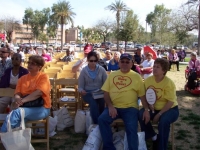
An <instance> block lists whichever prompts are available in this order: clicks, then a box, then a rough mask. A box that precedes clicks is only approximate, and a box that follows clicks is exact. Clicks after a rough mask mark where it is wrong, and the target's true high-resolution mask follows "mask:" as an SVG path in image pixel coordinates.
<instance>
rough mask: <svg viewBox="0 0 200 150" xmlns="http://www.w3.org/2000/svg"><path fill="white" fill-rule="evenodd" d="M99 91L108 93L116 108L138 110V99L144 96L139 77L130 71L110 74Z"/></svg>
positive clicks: (142, 85)
mask: <svg viewBox="0 0 200 150" xmlns="http://www.w3.org/2000/svg"><path fill="white" fill-rule="evenodd" d="M101 89H102V90H103V91H106V92H109V95H110V98H111V101H112V104H113V106H114V107H117V108H129V107H134V108H138V97H141V96H144V95H145V88H144V83H143V81H142V78H141V76H140V75H139V74H137V73H135V72H134V71H132V70H131V71H130V72H128V73H122V72H121V71H120V70H118V71H115V72H112V73H110V74H109V76H108V78H107V79H106V81H105V83H104V85H103V86H102V88H101Z"/></svg>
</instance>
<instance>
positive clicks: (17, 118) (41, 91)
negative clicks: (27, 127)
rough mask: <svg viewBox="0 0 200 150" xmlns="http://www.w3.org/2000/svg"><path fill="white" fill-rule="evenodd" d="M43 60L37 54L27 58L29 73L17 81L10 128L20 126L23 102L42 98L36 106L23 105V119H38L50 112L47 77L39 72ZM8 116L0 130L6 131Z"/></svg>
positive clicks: (49, 88) (43, 62)
mask: <svg viewBox="0 0 200 150" xmlns="http://www.w3.org/2000/svg"><path fill="white" fill-rule="evenodd" d="M44 64H45V61H44V59H43V58H42V57H41V56H39V55H32V56H30V57H29V60H28V70H29V74H26V75H24V76H22V77H21V78H20V79H19V80H18V83H17V86H16V90H15V95H14V101H13V102H12V108H13V109H14V110H13V112H12V115H11V116H10V123H11V128H12V129H13V128H16V127H19V126H20V123H21V115H20V109H19V107H21V106H22V105H23V104H24V103H26V102H30V101H34V100H36V99H38V98H42V99H43V102H44V104H43V106H38V107H23V109H24V111H25V117H24V120H25V122H26V121H29V120H40V119H44V118H46V117H47V116H48V115H49V113H50V108H51V98H50V90H51V86H50V82H49V77H48V76H47V75H46V74H45V73H42V72H40V70H41V69H42V67H43V66H44ZM7 121H8V117H7V118H6V120H5V121H4V123H3V125H2V127H1V132H7Z"/></svg>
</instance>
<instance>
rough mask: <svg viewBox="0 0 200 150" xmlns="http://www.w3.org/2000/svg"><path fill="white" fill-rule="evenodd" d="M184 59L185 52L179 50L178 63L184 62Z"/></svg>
mask: <svg viewBox="0 0 200 150" xmlns="http://www.w3.org/2000/svg"><path fill="white" fill-rule="evenodd" d="M185 57H186V53H185V50H183V49H179V52H178V58H179V61H184V59H185Z"/></svg>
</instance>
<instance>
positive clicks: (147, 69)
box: [140, 53, 154, 79]
mask: <svg viewBox="0 0 200 150" xmlns="http://www.w3.org/2000/svg"><path fill="white" fill-rule="evenodd" d="M152 57H153V54H152V53H147V54H146V60H144V61H143V62H142V64H141V65H140V68H141V69H140V70H141V73H142V75H143V78H144V79H146V78H147V77H149V76H151V75H153V65H154V60H153V58H152Z"/></svg>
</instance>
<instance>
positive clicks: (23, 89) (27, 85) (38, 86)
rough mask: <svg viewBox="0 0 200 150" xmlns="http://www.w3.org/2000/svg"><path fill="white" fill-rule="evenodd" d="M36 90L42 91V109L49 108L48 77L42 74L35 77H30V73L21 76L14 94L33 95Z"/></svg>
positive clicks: (49, 87) (49, 88)
mask: <svg viewBox="0 0 200 150" xmlns="http://www.w3.org/2000/svg"><path fill="white" fill-rule="evenodd" d="M36 90H40V91H42V98H43V99H44V107H45V108H51V99H50V90H51V86H50V82H49V77H48V76H47V75H46V74H45V73H42V72H39V73H38V74H37V75H36V76H31V75H30V73H29V74H27V75H24V76H22V77H21V78H20V79H19V80H18V83H17V86H16V90H15V93H21V94H22V96H25V95H28V94H31V93H33V92H34V91H36Z"/></svg>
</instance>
